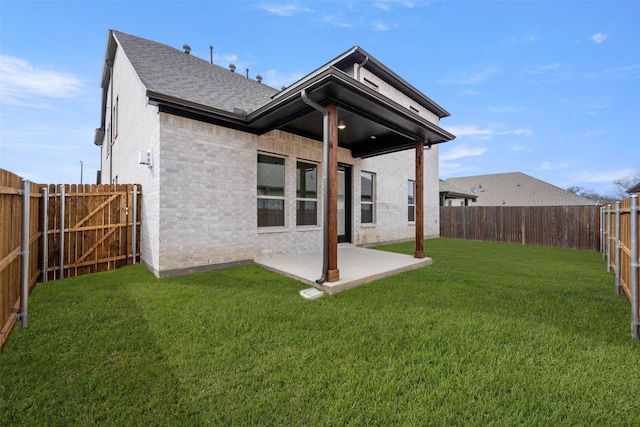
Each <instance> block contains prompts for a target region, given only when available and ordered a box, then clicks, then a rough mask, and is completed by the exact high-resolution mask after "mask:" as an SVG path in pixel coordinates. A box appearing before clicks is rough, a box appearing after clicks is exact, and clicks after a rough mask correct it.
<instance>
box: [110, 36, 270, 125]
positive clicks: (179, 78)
mask: <svg viewBox="0 0 640 427" xmlns="http://www.w3.org/2000/svg"><path fill="white" fill-rule="evenodd" d="M113 37H114V38H115V40H116V41H117V43H118V44H120V46H121V47H122V49H123V51H124V52H125V55H126V56H127V58H128V59H129V61H130V62H131V65H133V68H134V69H135V70H136V73H137V74H138V76H139V77H140V80H141V81H142V83H143V84H144V86H145V88H146V89H147V91H148V92H149V93H150V94H152V95H153V94H156V95H162V96H164V97H167V98H173V99H176V100H182V101H185V102H187V103H190V104H193V105H202V106H208V107H210V108H213V109H216V110H221V111H226V112H231V113H233V112H234V109H235V108H242V109H245V110H254V109H256V108H258V107H259V106H261V105H264V104H266V103H267V102H269V101H271V97H272V96H273V95H275V94H276V93H278V90H276V89H274V88H271V87H269V86H267V85H265V84H261V83H258V82H257V81H255V80H253V79H249V78H246V77H245V76H244V75H242V74H238V73H235V72H231V71H230V70H229V69H228V68H223V67H221V66H219V65H215V64H211V63H209V62H207V61H205V60H203V59H200V58H198V57H196V56H193V55H188V54H186V53H184V52H183V51H180V50H178V49H175V48H173V47H170V46H167V45H164V44H161V43H157V42H154V41H151V40H146V39H143V38H140V37H136V36H132V35H129V34H125V33H121V32H119V31H113Z"/></svg>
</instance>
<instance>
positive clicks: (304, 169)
mask: <svg viewBox="0 0 640 427" xmlns="http://www.w3.org/2000/svg"><path fill="white" fill-rule="evenodd" d="M296 225H318V165H315V164H313V163H305V162H297V163H296Z"/></svg>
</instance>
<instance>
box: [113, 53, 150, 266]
mask: <svg viewBox="0 0 640 427" xmlns="http://www.w3.org/2000/svg"><path fill="white" fill-rule="evenodd" d="M113 67H114V73H113V74H114V81H113V89H114V90H113V104H116V100H117V105H118V114H117V116H118V117H117V119H118V135H117V136H116V135H114V143H113V145H112V147H111V148H112V150H111V157H109V156H108V155H107V148H108V144H109V139H110V135H109V132H107V133H106V134H105V138H104V141H103V144H102V151H101V155H102V163H101V164H102V168H101V170H102V176H101V180H102V183H103V184H109V183H112V182H114V181H115V180H116V179H117V182H118V183H121V184H124V183H135V184H141V185H142V224H143V227H142V233H141V236H140V238H141V247H142V260H143V261H144V262H145V263H146V264H147V265H149V266H150V267H151V268H152V269H154V270H156V271H157V270H158V266H159V258H158V254H159V216H158V215H159V189H160V187H159V183H160V179H159V176H160V173H161V168H162V164H161V162H160V157H159V154H160V144H159V141H160V140H159V129H160V126H159V119H158V108H157V107H155V106H152V105H148V104H147V98H146V95H145V88H144V86H143V85H142V82H141V81H140V79H139V78H138V76H137V74H136V73H135V72H134V70H133V67H132V66H131V63H130V62H129V60H128V59H127V58H126V57H125V55H124V54H123V53H122V50H121V49H120V48H119V47H118V49H117V51H116V56H115V60H114V65H113ZM109 90H111V87H110V88H109ZM111 109H112V104H111V92H110V91H109V93H108V94H107V114H106V124H105V129H109V126H110V124H111ZM114 121H115V118H114ZM148 149H151V151H152V153H153V162H154V165H153V167H151V168H149V167H147V166H144V165H140V164H138V153H139V152H140V151H147V150H148Z"/></svg>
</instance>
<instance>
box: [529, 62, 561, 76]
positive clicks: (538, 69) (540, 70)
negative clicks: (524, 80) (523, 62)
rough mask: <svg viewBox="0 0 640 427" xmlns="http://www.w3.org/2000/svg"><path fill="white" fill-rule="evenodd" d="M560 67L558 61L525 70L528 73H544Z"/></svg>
mask: <svg viewBox="0 0 640 427" xmlns="http://www.w3.org/2000/svg"><path fill="white" fill-rule="evenodd" d="M558 68H560V64H558V63H557V62H556V63H553V64H547V65H541V66H539V67H536V68H533V69H530V70H524V72H525V73H527V74H544V73H546V72H547V71H552V70H557V69H558Z"/></svg>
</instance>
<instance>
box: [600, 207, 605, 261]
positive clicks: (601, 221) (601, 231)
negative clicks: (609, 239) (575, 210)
mask: <svg viewBox="0 0 640 427" xmlns="http://www.w3.org/2000/svg"><path fill="white" fill-rule="evenodd" d="M600 252H602V259H603V260H604V206H601V207H600Z"/></svg>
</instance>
